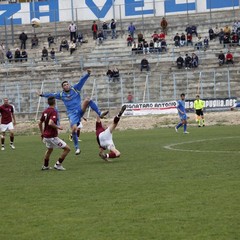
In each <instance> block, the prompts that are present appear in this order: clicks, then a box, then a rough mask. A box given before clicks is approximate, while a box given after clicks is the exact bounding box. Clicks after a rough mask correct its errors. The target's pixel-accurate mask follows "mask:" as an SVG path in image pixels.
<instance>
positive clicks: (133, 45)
mask: <svg viewBox="0 0 240 240" xmlns="http://www.w3.org/2000/svg"><path fill="white" fill-rule="evenodd" d="M137 50H138V48H137V44H136V42H133V44H132V54H137Z"/></svg>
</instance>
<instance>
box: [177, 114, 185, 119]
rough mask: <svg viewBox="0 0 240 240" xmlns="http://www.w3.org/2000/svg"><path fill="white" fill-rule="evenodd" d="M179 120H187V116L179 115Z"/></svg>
mask: <svg viewBox="0 0 240 240" xmlns="http://www.w3.org/2000/svg"><path fill="white" fill-rule="evenodd" d="M179 117H180V119H181V120H187V114H181V115H180V114H179Z"/></svg>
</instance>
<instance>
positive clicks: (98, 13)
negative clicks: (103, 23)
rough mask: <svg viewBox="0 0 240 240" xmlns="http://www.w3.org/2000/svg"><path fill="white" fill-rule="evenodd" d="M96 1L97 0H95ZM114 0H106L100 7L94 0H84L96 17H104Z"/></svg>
mask: <svg viewBox="0 0 240 240" xmlns="http://www.w3.org/2000/svg"><path fill="white" fill-rule="evenodd" d="M95 1H96V2H97V0H95ZM114 1H115V0H106V2H105V4H104V5H103V6H102V9H100V8H99V7H98V6H97V5H96V4H95V2H94V0H85V3H86V5H87V6H88V7H89V9H90V10H91V11H92V12H93V13H94V14H95V16H96V17H97V18H104V17H105V16H106V14H107V13H108V11H109V10H110V8H111V7H112V6H113V3H114Z"/></svg>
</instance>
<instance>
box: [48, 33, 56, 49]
mask: <svg viewBox="0 0 240 240" xmlns="http://www.w3.org/2000/svg"><path fill="white" fill-rule="evenodd" d="M47 40H48V47H50V46H51V44H54V37H53V36H52V35H51V34H50V33H49V35H48V39H47Z"/></svg>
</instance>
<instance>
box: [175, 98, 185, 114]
mask: <svg viewBox="0 0 240 240" xmlns="http://www.w3.org/2000/svg"><path fill="white" fill-rule="evenodd" d="M177 103H178V105H177V109H178V114H179V116H182V115H184V114H186V109H185V101H184V100H178V101H177ZM179 110H180V111H181V112H183V113H181V112H180V111H179Z"/></svg>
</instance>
